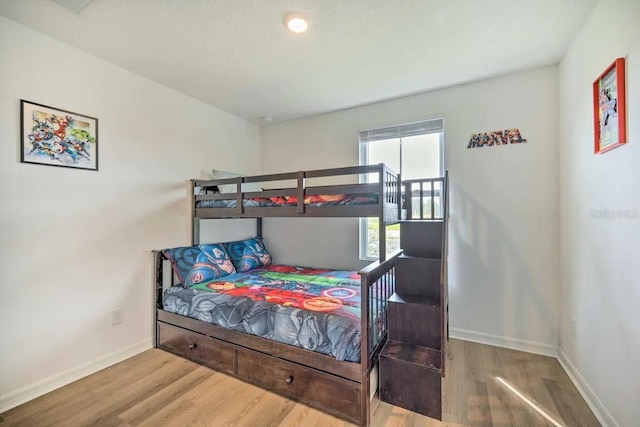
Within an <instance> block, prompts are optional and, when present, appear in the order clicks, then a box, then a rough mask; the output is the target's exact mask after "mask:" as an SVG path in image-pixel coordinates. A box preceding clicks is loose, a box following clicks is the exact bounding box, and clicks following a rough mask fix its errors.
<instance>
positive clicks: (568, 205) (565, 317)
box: [560, 0, 640, 427]
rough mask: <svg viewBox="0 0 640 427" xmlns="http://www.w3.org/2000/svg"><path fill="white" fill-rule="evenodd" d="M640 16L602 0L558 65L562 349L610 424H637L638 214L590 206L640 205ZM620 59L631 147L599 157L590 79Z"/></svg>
mask: <svg viewBox="0 0 640 427" xmlns="http://www.w3.org/2000/svg"><path fill="white" fill-rule="evenodd" d="M639 22H640V2H638V1H637V0H607V1H603V2H600V3H599V4H598V6H596V8H595V10H594V11H593V13H592V15H591V16H590V18H589V19H588V21H587V22H586V24H585V25H584V27H583V28H582V30H581V32H580V34H579V35H578V37H577V38H576V40H575V41H574V42H573V45H572V46H571V48H570V49H569V51H568V52H567V54H566V56H565V58H564V59H563V61H562V62H561V64H560V136H561V137H560V140H561V141H562V144H561V145H560V159H561V160H560V171H561V173H560V188H561V192H560V201H561V202H560V204H561V221H562V222H561V228H562V253H561V259H562V265H563V271H562V279H563V280H562V282H563V284H564V288H563V299H562V311H561V313H562V319H561V323H562V333H561V342H560V345H561V350H562V351H563V352H564V353H565V355H566V356H567V357H568V358H569V359H570V361H571V363H572V364H573V365H574V367H575V368H576V370H577V371H578V373H579V374H580V375H581V376H582V378H583V379H584V381H585V382H586V384H587V387H586V388H587V389H588V387H590V388H591V391H592V392H593V393H594V395H595V396H596V398H599V399H600V402H597V403H596V404H597V405H598V406H599V405H603V407H601V408H600V409H601V411H602V413H604V416H605V417H604V421H605V422H607V423H608V424H611V425H614V424H615V423H617V424H619V425H620V426H629V427H631V426H637V425H638V422H639V421H638V420H640V405H638V403H639V402H640V363H639V361H640V310H639V304H640V282H639V280H638V278H639V277H640V263H639V262H638V261H639V258H640V249H639V248H638V242H640V218H637V217H636V218H635V219H624V218H617V219H593V218H592V210H594V209H597V210H604V209H609V210H611V211H615V210H618V209H622V210H624V209H638V210H640V190H639V188H638V184H639V183H640V172H639V171H640V168H639V166H638V165H640V137H639V135H640V119H639V118H638V117H639V115H640V25H639V24H638V23H639ZM618 57H626V59H627V96H628V98H627V108H628V110H627V132H628V144H627V145H626V146H623V147H620V148H616V149H614V150H613V151H610V152H608V153H605V154H602V155H597V156H596V155H594V154H593V100H592V92H591V90H592V89H591V87H592V86H591V85H592V83H593V81H594V80H595V79H596V78H597V77H598V76H599V75H600V73H602V72H603V71H604V70H605V68H607V66H609V64H611V63H612V62H613V61H614V60H615V58H618ZM572 318H575V319H576V331H575V337H574V333H573V331H572V325H571V319H572ZM605 407H606V409H604V408H605ZM607 410H608V412H609V413H608V414H607V413H606V412H607Z"/></svg>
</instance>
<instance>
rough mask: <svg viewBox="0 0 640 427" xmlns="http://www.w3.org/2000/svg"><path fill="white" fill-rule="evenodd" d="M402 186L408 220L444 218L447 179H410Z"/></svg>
mask: <svg viewBox="0 0 640 427" xmlns="http://www.w3.org/2000/svg"><path fill="white" fill-rule="evenodd" d="M402 185H403V187H404V190H403V194H402V196H403V200H404V207H405V209H406V210H407V220H412V219H440V220H441V219H443V218H444V199H445V192H446V186H445V177H439V178H421V179H408V180H405V181H403V182H402Z"/></svg>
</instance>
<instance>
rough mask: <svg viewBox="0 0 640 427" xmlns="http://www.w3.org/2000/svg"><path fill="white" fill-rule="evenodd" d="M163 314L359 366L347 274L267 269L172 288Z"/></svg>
mask: <svg viewBox="0 0 640 427" xmlns="http://www.w3.org/2000/svg"><path fill="white" fill-rule="evenodd" d="M374 306H377V304H374ZM164 309H165V310H166V311H169V312H172V313H176V314H180V315H183V316H188V317H192V318H194V319H198V320H202V321H205V322H209V323H212V324H214V325H217V326H221V327H224V328H228V329H233V330H236V331H241V332H245V333H248V334H252V335H257V336H260V337H264V338H268V339H271V340H274V341H278V342H281V343H285V344H290V345H294V346H297V347H302V348H305V349H307V350H312V351H316V352H319V353H323V354H328V355H331V356H334V357H335V358H336V359H338V360H346V361H351V362H359V361H360V276H359V275H358V274H357V273H356V272H353V271H336V270H320V269H310V268H303V267H290V266H284V265H268V266H266V267H261V268H257V269H253V270H250V271H247V272H245V273H237V274H233V275H230V276H226V277H223V278H221V279H216V280H212V281H209V282H203V283H199V284H197V285H194V286H191V287H190V288H184V287H182V286H173V287H171V288H169V289H167V290H166V292H165V295H164ZM373 315H374V318H378V316H377V315H376V314H375V313H374V314H373ZM376 329H377V328H376Z"/></svg>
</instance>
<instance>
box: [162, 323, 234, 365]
mask: <svg viewBox="0 0 640 427" xmlns="http://www.w3.org/2000/svg"><path fill="white" fill-rule="evenodd" d="M157 325H158V326H157V327H158V346H159V347H160V348H164V349H166V350H169V351H171V352H173V353H177V354H180V355H183V356H185V357H186V358H187V359H190V360H193V361H197V362H200V363H202V364H203V365H206V366H208V367H210V368H213V369H215V370H217V371H222V372H228V373H231V374H234V373H235V364H236V349H235V347H233V346H231V345H229V344H227V343H225V342H223V341H220V340H217V339H215V338H211V337H207V336H205V335H202V334H199V333H197V332H191V331H187V330H186V329H182V328H178V327H176V326H172V325H169V324H166V323H161V322H158V323H157Z"/></svg>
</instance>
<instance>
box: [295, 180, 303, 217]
mask: <svg viewBox="0 0 640 427" xmlns="http://www.w3.org/2000/svg"><path fill="white" fill-rule="evenodd" d="M304 177H305V176H304V172H303V171H300V172H298V191H297V193H296V196H297V198H298V211H297V212H298V213H299V214H303V213H304V196H305V194H304V186H305V182H304Z"/></svg>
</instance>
